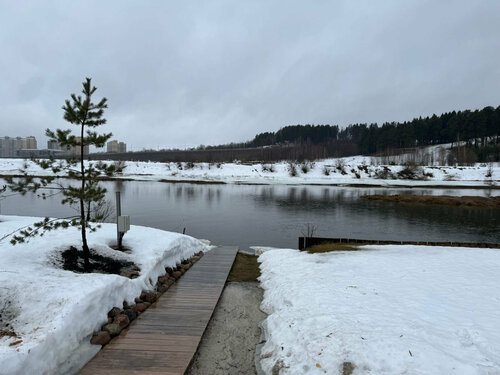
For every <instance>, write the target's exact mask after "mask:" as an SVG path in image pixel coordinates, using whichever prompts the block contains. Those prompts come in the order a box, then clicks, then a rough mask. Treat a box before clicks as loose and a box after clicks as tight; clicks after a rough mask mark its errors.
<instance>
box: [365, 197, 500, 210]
mask: <svg viewBox="0 0 500 375" xmlns="http://www.w3.org/2000/svg"><path fill="white" fill-rule="evenodd" d="M363 199H366V200H375V201H384V202H394V203H415V204H435V205H446V206H466V207H484V208H500V197H491V198H486V197H478V196H465V197H452V196H449V195H437V196H436V195H407V194H404V195H365V196H363Z"/></svg>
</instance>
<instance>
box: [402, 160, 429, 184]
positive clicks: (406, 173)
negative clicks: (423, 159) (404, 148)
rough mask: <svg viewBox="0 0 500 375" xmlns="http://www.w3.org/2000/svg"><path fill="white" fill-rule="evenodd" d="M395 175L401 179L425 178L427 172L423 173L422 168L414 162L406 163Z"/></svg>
mask: <svg viewBox="0 0 500 375" xmlns="http://www.w3.org/2000/svg"><path fill="white" fill-rule="evenodd" d="M397 175H398V178H399V179H402V180H426V179H427V177H428V174H426V173H424V169H423V168H422V167H420V166H418V165H417V164H415V163H414V162H408V163H406V164H405V166H404V167H403V168H402V169H401V170H400V171H399V172H398V173H397ZM431 175H432V173H431Z"/></svg>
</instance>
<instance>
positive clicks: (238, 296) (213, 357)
mask: <svg viewBox="0 0 500 375" xmlns="http://www.w3.org/2000/svg"><path fill="white" fill-rule="evenodd" d="M262 294H263V292H262V289H260V287H259V284H258V283H255V282H232V283H228V284H227V285H226V287H225V289H224V291H223V293H222V296H221V299H220V301H219V304H218V305H217V307H216V308H215V311H214V315H213V316H212V319H211V320H210V323H209V324H208V327H207V329H206V331H205V334H204V335H203V338H202V340H201V343H200V346H199V348H198V351H197V353H196V354H195V356H194V358H193V362H192V364H191V367H190V368H189V369H188V371H187V372H186V374H188V375H209V374H214V375H217V374H231V375H238V374H245V375H247V374H255V365H254V360H255V347H256V345H257V344H258V343H259V341H260V328H259V323H260V322H261V321H262V320H263V319H264V318H265V317H266V315H265V314H264V313H263V312H262V311H260V309H259V306H260V303H261V301H262Z"/></svg>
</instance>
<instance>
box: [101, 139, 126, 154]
mask: <svg viewBox="0 0 500 375" xmlns="http://www.w3.org/2000/svg"><path fill="white" fill-rule="evenodd" d="M106 146H107V148H106V152H109V153H115V152H127V144H126V143H124V142H118V141H109V142H108V143H107V145H106Z"/></svg>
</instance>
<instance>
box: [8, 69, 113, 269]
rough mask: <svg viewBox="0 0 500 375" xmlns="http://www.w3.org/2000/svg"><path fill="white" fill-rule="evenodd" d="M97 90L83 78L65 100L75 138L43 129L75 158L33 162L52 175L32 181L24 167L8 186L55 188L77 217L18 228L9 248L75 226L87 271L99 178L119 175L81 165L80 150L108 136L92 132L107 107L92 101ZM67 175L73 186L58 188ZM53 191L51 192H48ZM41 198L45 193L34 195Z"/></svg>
mask: <svg viewBox="0 0 500 375" xmlns="http://www.w3.org/2000/svg"><path fill="white" fill-rule="evenodd" d="M96 90H97V89H96V88H95V87H94V86H92V84H91V79H90V78H87V79H86V80H85V82H83V90H82V94H83V95H82V96H80V95H78V96H77V95H75V94H71V99H68V100H66V102H65V104H64V105H63V107H62V109H63V111H64V119H65V120H66V121H68V122H69V123H71V124H73V125H76V126H77V127H78V130H77V131H78V133H77V134H78V136H77V135H74V134H72V132H71V129H68V130H61V129H57V130H56V131H52V130H49V129H47V130H46V132H45V134H46V135H47V137H49V138H50V139H51V140H54V141H57V142H58V143H59V145H60V146H62V147H63V148H66V149H68V150H69V149H73V150H74V149H75V148H76V150H78V154H79V155H78V156H77V157H74V158H72V159H68V160H65V161H56V160H54V159H50V160H34V162H35V163H36V164H38V165H39V166H40V167H42V168H43V169H49V170H51V171H52V173H53V176H51V177H43V178H34V177H32V176H29V174H28V173H27V171H26V167H25V168H24V169H23V170H22V173H23V176H22V178H19V179H9V180H8V182H9V187H10V189H11V190H13V191H15V192H19V193H21V194H23V195H24V194H26V193H27V192H33V193H36V192H38V191H39V190H40V189H42V191H43V189H48V188H50V189H55V190H56V191H57V192H59V193H61V194H62V196H63V199H62V201H61V203H62V204H67V205H70V206H72V207H74V208H76V210H77V212H78V215H75V216H71V217H66V218H63V219H49V218H45V219H44V220H43V221H40V222H38V223H34V224H33V226H29V227H28V228H25V229H22V230H20V231H19V233H18V234H16V235H14V236H13V238H12V240H11V241H10V242H11V243H12V244H13V245H15V244H16V243H20V242H25V241H27V240H28V239H29V238H30V237H35V236H37V235H40V236H43V234H44V233H45V232H47V231H51V230H54V229H58V228H68V227H70V226H76V227H78V228H79V229H80V231H81V236H82V255H83V260H84V267H85V269H86V270H87V271H90V269H91V265H90V250H89V246H88V244H87V229H88V230H90V231H95V230H96V229H97V228H99V225H95V224H94V225H93V224H92V223H93V222H94V223H95V222H98V221H101V219H102V217H99V212H100V211H99V207H100V206H102V204H103V203H104V200H105V195H106V189H105V188H103V187H102V186H100V185H99V177H100V176H108V177H111V176H113V175H114V174H115V173H117V172H119V171H118V170H117V167H116V165H114V164H112V165H106V164H105V163H102V162H97V163H91V162H90V161H89V162H87V163H84V154H85V152H84V150H85V148H86V147H89V146H96V147H103V146H104V145H105V143H106V141H107V140H109V138H111V136H112V134H111V133H107V134H106V133H105V134H98V133H97V132H96V131H95V129H96V128H97V127H98V126H101V125H104V124H105V123H106V119H105V118H104V117H103V115H104V110H105V109H106V108H107V104H106V102H107V99H106V98H102V99H101V100H99V101H98V102H97V103H94V102H93V101H92V95H93V94H94V93H95V91H96ZM61 176H68V177H70V178H71V180H70V181H76V183H75V184H72V183H69V184H68V185H62V184H61V183H60V182H58V181H57V180H56V178H57V177H61ZM52 191H53V190H52ZM38 196H39V197H41V198H42V199H45V198H47V197H48V195H46V193H41V194H38Z"/></svg>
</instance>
